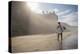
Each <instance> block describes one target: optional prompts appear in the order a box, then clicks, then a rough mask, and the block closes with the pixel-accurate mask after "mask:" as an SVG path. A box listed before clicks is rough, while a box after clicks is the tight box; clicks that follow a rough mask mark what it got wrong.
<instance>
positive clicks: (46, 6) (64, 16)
mask: <svg viewBox="0 0 80 54" xmlns="http://www.w3.org/2000/svg"><path fill="white" fill-rule="evenodd" d="M28 5H29V7H30V8H31V9H32V11H34V12H36V13H41V11H51V12H52V11H54V12H55V13H56V15H58V21H60V22H65V23H67V24H69V25H71V26H78V6H77V5H69V4H54V3H28Z"/></svg>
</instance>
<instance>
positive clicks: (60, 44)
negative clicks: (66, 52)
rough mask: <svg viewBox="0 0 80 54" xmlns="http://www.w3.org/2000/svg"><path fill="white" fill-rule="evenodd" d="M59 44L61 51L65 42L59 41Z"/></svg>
mask: <svg viewBox="0 0 80 54" xmlns="http://www.w3.org/2000/svg"><path fill="white" fill-rule="evenodd" d="M58 43H59V50H62V49H63V45H62V44H63V42H62V40H58Z"/></svg>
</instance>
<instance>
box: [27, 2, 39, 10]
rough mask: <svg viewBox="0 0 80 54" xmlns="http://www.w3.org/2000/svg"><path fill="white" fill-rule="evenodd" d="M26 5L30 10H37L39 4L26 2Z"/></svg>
mask: <svg viewBox="0 0 80 54" xmlns="http://www.w3.org/2000/svg"><path fill="white" fill-rule="evenodd" d="M27 5H28V6H29V7H30V9H31V10H32V11H34V10H37V9H38V6H39V5H38V3H31V2H28V3H27Z"/></svg>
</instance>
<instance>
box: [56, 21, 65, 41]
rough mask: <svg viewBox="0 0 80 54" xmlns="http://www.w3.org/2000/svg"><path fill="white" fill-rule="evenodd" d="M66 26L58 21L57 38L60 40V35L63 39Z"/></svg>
mask: <svg viewBox="0 0 80 54" xmlns="http://www.w3.org/2000/svg"><path fill="white" fill-rule="evenodd" d="M65 29H66V28H65V27H64V26H62V25H61V23H60V22H58V26H57V33H58V37H57V39H58V40H59V37H60V36H61V40H63V31H64V30H65Z"/></svg>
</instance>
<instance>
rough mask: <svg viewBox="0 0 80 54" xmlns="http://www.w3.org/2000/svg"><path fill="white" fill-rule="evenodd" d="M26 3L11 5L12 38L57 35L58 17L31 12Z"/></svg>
mask: <svg viewBox="0 0 80 54" xmlns="http://www.w3.org/2000/svg"><path fill="white" fill-rule="evenodd" d="M25 5H26V3H25V2H12V3H11V36H21V35H32V34H50V33H55V32H56V28H57V25H58V24H57V22H58V16H57V15H56V14H55V13H54V12H53V13H47V14H37V13H34V12H31V10H30V8H29V7H28V6H27V5H26V6H25Z"/></svg>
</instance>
